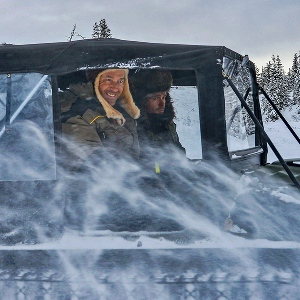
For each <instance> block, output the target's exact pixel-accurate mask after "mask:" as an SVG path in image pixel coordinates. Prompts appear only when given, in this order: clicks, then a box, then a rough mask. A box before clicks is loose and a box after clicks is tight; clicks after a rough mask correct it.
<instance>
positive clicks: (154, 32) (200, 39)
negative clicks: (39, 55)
mask: <svg viewBox="0 0 300 300" xmlns="http://www.w3.org/2000/svg"><path fill="white" fill-rule="evenodd" d="M0 3H1V12H0V14H1V18H0V27H1V38H0V42H6V43H13V44H30V43H44V42H61V41H67V36H69V35H70V32H71V30H72V27H73V25H74V24H75V23H76V25H77V32H78V33H79V34H81V35H83V36H84V37H86V38H91V34H92V28H93V24H94V23H95V22H97V21H100V20H101V19H102V18H105V19H106V21H107V24H108V27H109V28H110V29H111V32H112V35H113V37H114V38H118V39H126V40H134V41H145V42H161V43H177V44H198V45H220V46H226V47H227V48H230V49H232V50H234V51H236V52H238V53H240V54H242V55H245V54H248V55H249V57H250V59H251V60H252V61H253V62H255V63H256V64H257V66H258V67H260V68H261V66H264V65H265V64H266V63H267V62H268V61H269V60H270V59H271V56H272V54H275V55H277V54H279V56H280V58H281V60H282V62H283V65H284V68H285V71H287V70H288V68H289V67H291V65H292V59H293V55H294V54H295V53H298V52H299V50H300V30H299V25H300V24H299V23H300V22H299V21H300V0H239V1H237V0H226V1H225V0H207V1H204V0H166V1H163V0H122V1H117V0H102V1H101V0H97V1H96V0H81V1H79V0H42V1H41V0H26V1H25V0H9V1H7V0H0Z"/></svg>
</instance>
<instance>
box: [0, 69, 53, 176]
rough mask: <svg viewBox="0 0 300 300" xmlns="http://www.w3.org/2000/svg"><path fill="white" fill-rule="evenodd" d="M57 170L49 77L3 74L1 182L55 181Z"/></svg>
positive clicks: (0, 80) (0, 78) (0, 79)
mask: <svg viewBox="0 0 300 300" xmlns="http://www.w3.org/2000/svg"><path fill="white" fill-rule="evenodd" d="M55 170H56V166H55V148H54V128H53V115H52V88H51V83H50V77H49V76H47V75H42V74H38V73H20V74H9V75H7V74H2V75H0V180H1V181H3V180H10V181H18V180H22V181H24V180H52V179H55V178H56V171H55Z"/></svg>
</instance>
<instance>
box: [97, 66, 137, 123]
mask: <svg viewBox="0 0 300 300" xmlns="http://www.w3.org/2000/svg"><path fill="white" fill-rule="evenodd" d="M114 70H122V71H124V72H125V82H124V88H123V91H122V93H121V95H120V97H119V99H118V100H119V104H120V106H121V107H122V108H124V110H125V111H126V112H127V113H128V114H129V115H130V116H131V117H132V118H134V119H138V118H139V116H140V110H139V109H138V107H137V106H136V105H135V104H134V102H133V99H132V96H131V93H130V90H129V84H128V69H106V70H104V71H102V72H100V73H99V74H98V75H97V77H96V79H95V93H96V95H97V98H98V100H99V101H100V103H101V104H102V106H103V108H104V110H105V112H106V116H107V117H108V118H111V119H116V120H117V122H118V124H119V125H124V123H125V118H124V116H123V115H122V114H121V113H120V112H119V111H118V110H116V109H115V108H113V107H112V106H111V105H110V104H109V103H108V102H107V101H106V100H105V99H104V98H103V97H102V95H101V94H100V91H99V83H100V77H101V75H103V74H104V73H106V72H109V71H114Z"/></svg>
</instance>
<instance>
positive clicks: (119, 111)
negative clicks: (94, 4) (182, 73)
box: [60, 69, 140, 160]
mask: <svg viewBox="0 0 300 300" xmlns="http://www.w3.org/2000/svg"><path fill="white" fill-rule="evenodd" d="M91 73H93V77H94V78H93V80H92V81H88V82H87V83H78V84H72V85H70V86H69V88H68V89H67V90H66V91H64V92H63V93H62V94H61V95H60V99H61V103H62V112H63V113H62V131H63V135H64V137H66V138H68V139H72V140H73V142H75V143H72V144H68V143H67V144H68V145H67V146H68V147H69V150H70V151H69V152H72V154H75V155H76V156H78V157H79V158H80V159H82V160H84V159H86V158H87V157H88V156H90V155H91V154H92V153H93V152H97V151H99V150H100V149H102V147H106V148H107V147H110V148H114V149H115V150H116V151H124V152H126V153H128V154H130V155H133V156H135V157H137V156H138V154H139V153H138V152H139V146H138V138H137V130H136V122H135V119H137V118H138V117H139V115H140V111H139V109H138V108H137V106H136V105H135V104H134V102H133V99H132V96H131V93H130V90H129V84H128V70H127V69H106V70H101V71H98V73H96V76H95V71H93V72H90V73H87V74H91ZM74 145H75V147H74ZM80 146H81V147H80Z"/></svg>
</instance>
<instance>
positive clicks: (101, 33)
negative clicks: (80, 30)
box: [92, 19, 112, 39]
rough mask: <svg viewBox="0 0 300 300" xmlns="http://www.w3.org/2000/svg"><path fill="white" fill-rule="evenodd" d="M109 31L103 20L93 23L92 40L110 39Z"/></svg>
mask: <svg viewBox="0 0 300 300" xmlns="http://www.w3.org/2000/svg"><path fill="white" fill-rule="evenodd" d="M111 37H112V35H111V31H110V29H109V28H108V26H107V24H106V20H105V19H101V21H99V22H98V23H97V22H95V24H94V26H93V33H92V38H93V39H99V38H111Z"/></svg>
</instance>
